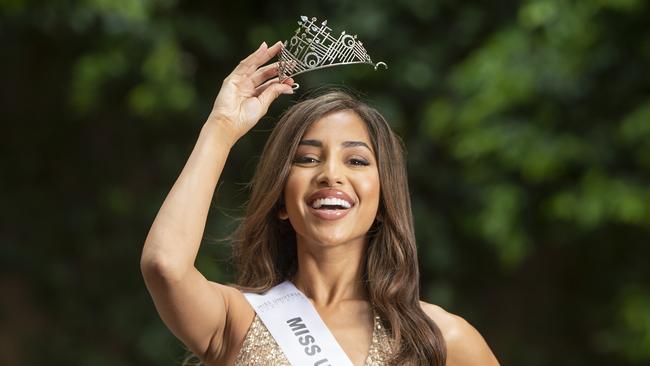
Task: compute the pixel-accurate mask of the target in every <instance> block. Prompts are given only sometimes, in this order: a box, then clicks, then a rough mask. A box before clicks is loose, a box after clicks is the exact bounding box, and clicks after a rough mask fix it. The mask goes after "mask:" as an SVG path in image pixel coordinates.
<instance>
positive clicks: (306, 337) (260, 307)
mask: <svg viewBox="0 0 650 366" xmlns="http://www.w3.org/2000/svg"><path fill="white" fill-rule="evenodd" d="M244 296H245V297H246V300H248V302H250V304H251V305H252V306H253V309H255V312H256V313H257V315H258V316H259V317H260V319H261V320H262V322H263V323H264V325H265V326H266V328H267V329H268V330H269V332H271V335H272V336H273V338H275V341H276V342H277V343H278V345H279V346H280V348H281V349H282V352H284V355H285V356H287V359H288V360H289V363H291V365H293V366H305V365H313V366H353V365H352V361H350V359H349V358H348V356H347V355H346V354H345V352H344V351H343V349H342V348H341V346H340V345H339V344H338V343H337V342H336V339H335V338H334V336H333V335H332V333H330V331H329V329H327V326H326V325H325V323H324V322H323V320H322V319H321V318H320V316H319V315H318V313H317V312H316V309H314V306H313V305H312V304H311V302H309V299H307V297H306V296H305V295H304V294H303V293H302V292H300V290H298V289H297V288H296V286H294V285H293V283H291V282H290V281H284V282H282V283H281V284H279V285H277V286H275V287H273V288H272V289H270V290H268V291H267V292H265V293H264V294H262V295H258V294H252V293H246V292H245V293H244Z"/></svg>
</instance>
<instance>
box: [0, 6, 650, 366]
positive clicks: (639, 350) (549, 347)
mask: <svg viewBox="0 0 650 366" xmlns="http://www.w3.org/2000/svg"><path fill="white" fill-rule="evenodd" d="M301 14H306V15H309V16H317V17H319V18H320V19H325V18H326V19H329V21H330V24H332V25H334V28H335V31H337V30H343V29H345V30H348V31H351V32H355V33H357V34H359V37H360V38H361V39H362V40H363V41H364V44H365V45H366V48H367V49H368V50H369V52H370V54H371V55H372V56H373V59H376V60H384V61H386V62H387V63H388V64H389V67H390V69H389V70H388V71H381V72H377V73H375V72H373V71H372V69H369V68H367V67H365V66H348V67H342V68H338V69H336V70H335V71H334V70H331V71H327V72H326V71H323V72H317V73H311V74H305V75H304V76H301V77H300V82H301V85H302V87H303V88H305V89H307V88H310V87H317V86H321V85H323V84H342V83H343V84H345V85H348V86H351V87H353V88H355V89H358V90H360V91H362V92H364V93H365V94H366V95H367V97H368V99H369V100H370V102H371V103H372V104H374V105H376V106H377V107H378V108H379V109H380V110H381V111H382V112H383V113H384V114H385V115H386V116H387V117H388V119H389V120H390V122H391V124H392V125H393V127H394V129H395V130H396V131H397V132H398V133H399V134H400V135H401V136H403V138H404V140H405V142H406V145H407V148H408V152H409V155H408V160H409V174H410V182H411V189H412V198H413V207H414V214H415V219H416V229H417V236H418V242H419V245H420V260H421V268H422V273H423V278H422V289H423V294H424V296H425V297H426V299H427V300H428V301H431V302H434V303H438V304H441V305H443V306H445V307H447V308H448V309H449V310H451V311H452V312H455V313H458V314H461V315H463V316H464V317H466V318H467V319H468V320H469V321H470V322H471V323H472V324H474V325H475V326H476V327H477V328H478V329H479V330H480V331H481V333H482V334H483V335H484V336H485V338H486V339H487V340H488V342H489V343H490V344H491V345H492V347H493V348H494V351H495V353H496V354H497V355H498V356H499V358H500V359H501V361H502V363H503V364H504V365H505V364H515V365H516V364H522V365H548V364H559V365H572V366H574V365H592V364H617V365H647V364H650V319H649V317H648V316H649V314H650V312H649V311H648V309H649V308H650V281H648V280H649V279H650V269H649V268H648V266H647V264H646V262H647V258H648V257H650V248H649V247H648V243H649V242H650V185H649V184H648V183H649V180H650V176H649V172H650V73H648V72H647V65H648V64H649V63H650V27H648V19H650V7H649V5H648V3H647V2H645V1H641V0H585V1H560V0H526V1H519V2H505V1H499V2H489V3H485V2H477V1H465V2H461V3H459V2H452V1H445V0H438V1H424V0H398V1H390V2H389V1H379V2H377V1H368V0H359V1H355V2H347V1H335V0H328V1H323V2H319V3H314V2H298V1H293V2H284V3H282V5H279V4H277V3H258V2H246V1H244V2H242V1H239V2H230V3H223V4H218V3H215V2H210V1H192V2H178V1H174V0H159V1H145V0H82V1H76V2H71V1H47V2H45V1H27V0H6V1H2V2H0V41H1V42H2V45H3V57H2V58H1V61H0V62H1V64H0V66H1V67H0V70H2V72H3V77H2V80H3V81H2V88H0V93H1V94H0V95H1V96H2V97H1V98H0V103H1V104H0V106H1V107H2V111H3V118H2V120H3V122H2V132H3V133H2V136H3V137H4V138H3V143H2V144H1V145H0V153H1V154H0V156H1V157H2V159H3V163H4V164H3V166H5V167H7V168H8V169H5V171H4V174H3V175H2V179H0V188H2V189H1V190H0V191H1V192H2V193H1V194H2V197H1V202H3V205H4V207H5V209H4V210H2V213H0V229H1V230H0V240H1V241H2V245H1V246H0V263H1V264H2V265H3V272H2V275H1V276H0V290H2V293H3V300H2V301H1V302H0V316H1V319H2V326H0V363H1V364H7V365H29V364H35V365H37V364H38V365H41V364H47V365H63V364H65V365H70V364H90V365H116V364H118V365H161V364H163V365H169V364H178V363H180V360H181V357H182V355H183V347H182V345H181V344H180V343H179V342H178V341H176V340H175V339H174V338H173V336H172V335H171V334H170V333H169V331H168V330H167V329H166V328H165V327H164V325H163V324H162V322H161V321H160V319H159V318H158V316H157V314H156V313H155V311H154V308H153V304H152V302H151V300H150V299H149V297H148V294H147V293H146V290H145V288H144V286H143V281H142V278H141V275H140V273H139V266H138V263H139V254H140V249H141V246H142V243H143V241H144V238H145V236H146V233H147V230H148V228H149V225H150V224H151V222H152V220H153V217H154V215H155V213H156V211H157V209H158V208H159V207H160V204H161V203H162V200H163V199H164V196H165V194H166V193H167V191H168V190H169V188H170V187H171V185H172V183H173V181H174V179H175V178H176V177H177V175H178V173H179V172H180V169H181V168H182V166H183V164H184V162H185V159H186V158H187V156H188V154H189V152H190V150H191V148H192V146H193V143H194V141H195V139H196V136H197V133H198V131H199V128H200V126H201V124H202V123H203V121H204V120H205V117H206V116H207V114H208V113H209V111H210V107H211V105H212V102H213V99H214V97H215V96H216V92H217V90H218V87H219V85H220V83H221V80H222V79H223V77H225V75H226V74H227V73H228V72H230V70H231V69H232V67H233V66H234V65H235V64H236V63H237V62H238V61H239V60H240V59H241V58H242V57H244V56H245V55H246V54H248V53H249V52H250V51H251V50H252V49H254V48H255V47H256V46H258V45H259V43H260V42H261V41H263V40H266V41H274V40H278V39H280V40H284V39H286V38H287V37H288V36H289V35H291V34H292V33H293V30H294V29H295V27H296V24H295V21H296V19H297V17H298V16H299V15H301ZM337 28H338V29H337ZM289 103H291V101H290V100H289V99H287V98H283V99H281V100H280V101H279V102H278V103H276V104H275V105H274V106H273V108H272V110H271V111H270V112H269V116H270V117H268V118H265V119H263V120H262V121H261V122H260V124H259V125H258V127H256V128H255V129H254V130H253V131H252V132H251V133H249V134H248V135H247V136H246V137H245V138H244V139H242V140H241V141H240V142H239V143H238V144H237V145H236V147H235V149H234V150H233V152H232V154H231V155H230V157H229V162H228V164H227V166H226V169H225V171H224V174H223V176H222V183H221V184H220V185H219V187H218V190H217V195H216V204H215V205H214V206H213V210H212V211H211V214H210V218H209V223H208V230H207V231H206V240H205V244H204V245H203V247H202V250H201V253H200V257H199V258H198V260H197V266H198V267H199V268H200V270H201V271H202V272H204V273H205V274H206V275H207V276H208V277H209V278H211V279H214V280H217V281H228V280H231V279H232V268H231V267H230V266H229V263H228V254H229V248H228V246H227V245H222V244H220V242H219V241H218V240H217V238H220V237H223V236H224V235H225V234H227V233H228V232H229V231H230V230H232V229H233V225H234V222H233V220H232V218H233V217H236V216H238V215H241V213H242V211H241V205H242V204H243V203H244V202H245V200H246V194H247V192H246V191H245V190H243V189H242V186H243V183H245V182H246V181H247V180H248V179H249V178H250V176H251V174H252V172H253V169H254V165H255V160H256V156H257V154H259V153H260V146H262V143H263V141H264V140H265V139H266V137H267V136H268V132H269V130H270V128H271V126H272V124H273V121H274V120H275V119H276V117H277V116H278V115H279V114H280V113H281V111H282V110H283V109H285V108H286V107H287V105H288V104H289ZM35 350H36V351H37V352H34V351H35Z"/></svg>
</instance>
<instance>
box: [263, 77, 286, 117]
mask: <svg viewBox="0 0 650 366" xmlns="http://www.w3.org/2000/svg"><path fill="white" fill-rule="evenodd" d="M287 80H289V79H287ZM271 81H275V82H271ZM285 81H286V80H285ZM267 83H268V85H266V84H267ZM267 83H264V84H263V85H261V86H260V88H262V87H264V86H265V88H264V90H263V91H262V92H261V93H260V95H259V96H258V97H257V99H259V100H260V102H261V103H262V105H263V106H264V108H265V110H268V108H269V106H270V105H271V103H272V102H273V101H274V100H275V99H276V98H277V97H278V96H279V95H280V94H293V88H291V84H286V83H278V82H277V80H269V82H267ZM292 83H293V81H292Z"/></svg>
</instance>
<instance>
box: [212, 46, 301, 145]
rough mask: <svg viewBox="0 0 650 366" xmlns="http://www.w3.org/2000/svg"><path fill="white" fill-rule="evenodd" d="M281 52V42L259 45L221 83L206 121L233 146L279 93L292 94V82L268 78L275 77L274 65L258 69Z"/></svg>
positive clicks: (276, 68) (276, 67) (276, 66)
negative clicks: (222, 130) (218, 127)
mask: <svg viewBox="0 0 650 366" xmlns="http://www.w3.org/2000/svg"><path fill="white" fill-rule="evenodd" d="M281 49H282V43H281V42H277V43H276V44H274V45H273V46H271V47H268V46H267V45H266V42H264V43H262V45H261V46H260V47H259V48H258V49H257V51H255V52H253V53H252V54H251V55H249V56H248V57H246V58H245V59H244V60H242V61H241V62H240V63H239V65H238V66H237V67H236V68H235V69H234V70H233V72H232V73H231V74H230V75H228V77H226V79H225V80H224V81H223V84H222V86H221V90H220V91H219V95H217V98H216V100H215V101H214V106H213V108H212V112H211V113H210V118H209V119H208V121H210V120H213V121H215V123H218V124H221V127H224V128H226V131H228V134H229V135H230V136H229V138H230V139H231V140H232V143H233V144H234V143H235V142H236V141H237V140H239V138H240V137H242V136H243V135H244V134H246V132H248V131H249V130H250V129H251V128H253V126H255V124H256V123H257V121H259V120H260V118H262V116H264V114H266V111H267V110H268V109H269V106H270V105H271V103H272V102H273V101H274V100H275V99H276V98H277V97H278V96H279V95H280V94H293V89H292V88H291V85H292V84H293V79H291V78H289V79H287V80H284V82H283V83H280V82H279V80H278V78H277V77H275V78H273V79H270V78H272V77H273V76H274V75H277V74H278V63H277V62H275V63H272V64H269V65H266V66H263V67H260V66H262V65H263V64H265V63H266V62H267V61H269V60H270V59H272V58H273V57H275V55H277V54H278V53H279V52H280V50H281ZM269 79H270V80H269Z"/></svg>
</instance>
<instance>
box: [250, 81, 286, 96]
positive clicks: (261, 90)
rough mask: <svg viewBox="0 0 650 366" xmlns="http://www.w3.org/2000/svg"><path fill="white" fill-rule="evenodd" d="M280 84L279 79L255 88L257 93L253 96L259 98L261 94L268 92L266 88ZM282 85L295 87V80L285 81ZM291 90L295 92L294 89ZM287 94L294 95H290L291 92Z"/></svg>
mask: <svg viewBox="0 0 650 366" xmlns="http://www.w3.org/2000/svg"><path fill="white" fill-rule="evenodd" d="M278 82H279V79H278V78H273V79H271V80H267V81H266V82H265V83H264V84H262V85H260V86H258V87H257V88H255V93H254V94H253V95H254V96H256V97H259V96H260V94H262V93H263V92H264V91H265V90H266V88H268V87H269V86H270V85H273V84H275V83H278ZM282 83H283V84H287V85H289V86H292V85H293V79H292V78H288V79H285V80H284V81H283V82H282ZM291 89H292V91H293V87H292V88H291ZM286 94H293V93H290V92H288V91H287V92H286Z"/></svg>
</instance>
